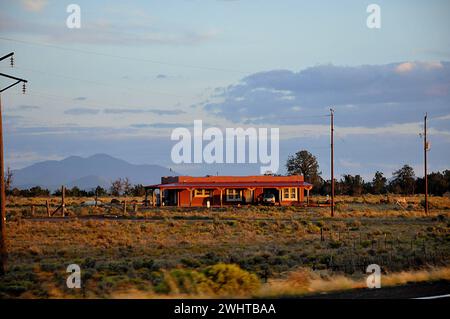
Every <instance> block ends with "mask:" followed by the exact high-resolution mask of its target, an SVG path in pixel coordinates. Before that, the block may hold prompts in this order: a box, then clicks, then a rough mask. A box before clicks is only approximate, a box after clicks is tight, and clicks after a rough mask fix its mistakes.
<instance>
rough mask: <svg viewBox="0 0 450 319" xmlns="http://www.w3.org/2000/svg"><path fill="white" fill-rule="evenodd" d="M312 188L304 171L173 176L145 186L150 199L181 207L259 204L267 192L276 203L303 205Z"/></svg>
mask: <svg viewBox="0 0 450 319" xmlns="http://www.w3.org/2000/svg"><path fill="white" fill-rule="evenodd" d="M311 189H312V185H311V184H309V183H306V182H305V181H304V179H303V176H301V175H292V176H206V177H192V176H170V177H162V178H161V184H157V185H149V186H146V187H145V191H146V201H147V202H151V203H152V204H153V205H154V206H155V205H161V204H162V205H165V206H178V207H190V206H197V207H198V206H208V202H209V205H210V206H224V205H238V204H241V205H247V204H248V205H249V204H258V203H261V201H262V198H263V195H264V194H268V193H271V194H273V195H274V197H275V202H276V204H277V205H283V206H288V205H302V204H306V203H307V202H308V201H309V191H310V190H311ZM305 190H306V194H305ZM149 196H151V198H149Z"/></svg>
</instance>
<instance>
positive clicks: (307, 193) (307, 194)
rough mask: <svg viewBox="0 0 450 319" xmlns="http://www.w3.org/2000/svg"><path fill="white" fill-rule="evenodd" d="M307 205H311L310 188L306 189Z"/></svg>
mask: <svg viewBox="0 0 450 319" xmlns="http://www.w3.org/2000/svg"><path fill="white" fill-rule="evenodd" d="M306 205H308V206H309V188H307V189H306Z"/></svg>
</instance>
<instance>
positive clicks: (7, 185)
mask: <svg viewBox="0 0 450 319" xmlns="http://www.w3.org/2000/svg"><path fill="white" fill-rule="evenodd" d="M13 177H14V173H13V172H12V171H11V169H10V168H9V166H8V169H7V170H6V174H5V192H6V194H7V195H8V194H9V193H10V192H11V185H12V182H13Z"/></svg>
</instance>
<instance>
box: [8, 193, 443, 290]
mask: <svg viewBox="0 0 450 319" xmlns="http://www.w3.org/2000/svg"><path fill="white" fill-rule="evenodd" d="M396 198H401V196H390V198H389V200H388V201H387V202H383V200H385V199H386V197H385V196H372V195H370V196H364V197H348V196H342V197H340V196H339V197H338V198H337V205H336V216H335V218H330V217H329V208H299V207H264V206H258V207H239V208H237V207H227V208H223V209H213V210H207V209H194V208H192V209H189V208H183V209H177V208H169V207H166V208H151V207H150V208H143V207H139V209H138V210H137V212H135V211H134V210H133V209H132V206H131V205H130V206H129V207H128V209H127V213H126V214H125V215H124V214H123V210H122V208H121V207H120V206H117V207H115V208H113V209H112V210H111V211H108V210H107V209H104V208H95V207H81V206H80V204H81V203H82V202H83V201H85V200H92V199H91V198H89V199H88V198H67V199H66V205H67V209H68V211H69V212H70V215H69V216H70V217H66V218H65V219H62V218H60V217H52V218H47V217H46V209H45V207H36V208H35V211H34V215H33V216H31V205H33V204H34V205H41V204H45V200H47V199H48V200H50V203H51V206H52V209H54V208H56V207H57V206H58V205H59V201H60V199H59V198H57V197H51V198H14V197H11V198H9V199H8V207H7V220H8V222H7V234H8V250H9V260H8V267H9V268H8V269H9V271H8V273H7V275H6V276H5V277H4V278H2V280H1V281H0V297H3V298H11V297H13V298H16V297H20V298H71V297H76V298H80V297H81V298H83V297H84V298H110V297H145V298H161V297H163V298H175V297H180V296H183V297H227V296H228V297H230V296H232V297H260V296H270V297H277V296H285V295H303V294H307V293H313V292H320V291H329V290H339V289H349V288H356V287H361V286H363V285H364V283H365V276H366V274H365V273H364V270H365V268H366V266H367V265H369V264H372V263H377V264H379V265H380V266H381V267H382V270H383V277H382V284H383V285H396V284H401V283H405V282H409V281H430V280H439V279H446V280H450V268H448V267H449V266H450V265H449V264H450V263H449V262H450V228H449V226H450V199H449V198H445V197H431V198H430V208H431V211H430V213H429V215H428V216H425V215H424V213H423V209H422V207H421V204H420V203H421V200H422V197H419V196H414V197H407V198H406V199H405V201H404V202H402V203H401V204H398V203H395V202H396ZM100 200H102V201H103V202H105V203H109V202H110V200H111V198H101V199H100ZM120 200H123V198H121V199H120ZM131 200H132V199H131V198H127V202H130V201H131ZM136 200H138V201H141V200H142V198H136ZM314 200H324V198H314ZM69 264H78V265H80V267H81V271H82V289H68V288H67V287H66V278H67V276H68V273H66V267H67V266H68V265H69Z"/></svg>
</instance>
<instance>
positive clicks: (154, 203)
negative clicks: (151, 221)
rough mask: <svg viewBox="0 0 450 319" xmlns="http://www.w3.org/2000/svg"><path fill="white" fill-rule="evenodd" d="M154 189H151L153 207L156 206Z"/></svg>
mask: <svg viewBox="0 0 450 319" xmlns="http://www.w3.org/2000/svg"><path fill="white" fill-rule="evenodd" d="M155 190H156V189H155V188H154V189H152V206H153V207H155V206H156V196H155Z"/></svg>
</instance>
